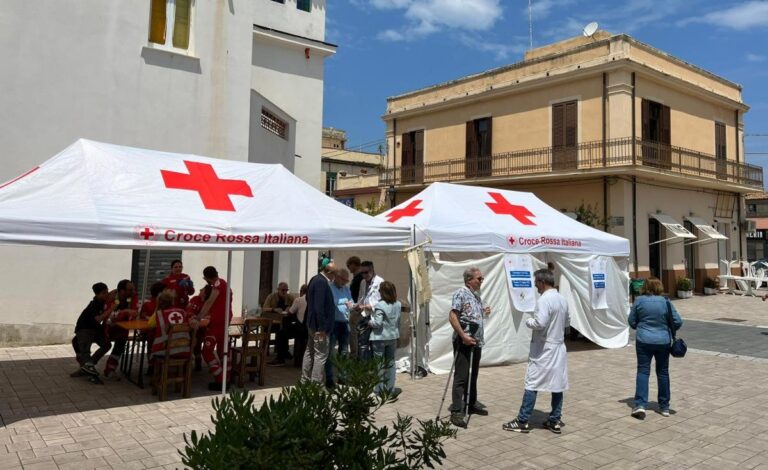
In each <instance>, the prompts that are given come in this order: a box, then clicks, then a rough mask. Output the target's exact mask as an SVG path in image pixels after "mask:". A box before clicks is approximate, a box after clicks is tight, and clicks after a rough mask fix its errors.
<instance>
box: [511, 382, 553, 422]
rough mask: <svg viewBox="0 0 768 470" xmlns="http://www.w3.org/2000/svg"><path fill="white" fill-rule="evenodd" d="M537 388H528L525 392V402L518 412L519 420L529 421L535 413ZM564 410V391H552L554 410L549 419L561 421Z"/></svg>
mask: <svg viewBox="0 0 768 470" xmlns="http://www.w3.org/2000/svg"><path fill="white" fill-rule="evenodd" d="M536 394H537V392H536V391H535V390H526V391H525V393H524V394H523V404H522V405H520V412H519V413H518V414H517V420H518V421H520V422H521V423H527V422H528V420H529V419H530V417H531V413H533V407H534V406H535V405H536ZM562 412H563V392H552V411H550V413H549V420H550V421H553V422H559V421H560V418H561V417H562Z"/></svg>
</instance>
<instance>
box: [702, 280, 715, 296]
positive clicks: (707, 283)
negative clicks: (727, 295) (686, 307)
mask: <svg viewBox="0 0 768 470" xmlns="http://www.w3.org/2000/svg"><path fill="white" fill-rule="evenodd" d="M717 288H718V285H717V280H716V279H715V278H713V277H708V278H706V279H704V295H715V294H717Z"/></svg>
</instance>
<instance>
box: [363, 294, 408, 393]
mask: <svg viewBox="0 0 768 470" xmlns="http://www.w3.org/2000/svg"><path fill="white" fill-rule="evenodd" d="M379 293H381V300H380V301H379V302H378V303H377V304H376V305H375V306H374V307H373V315H371V321H370V322H369V323H368V326H369V327H370V328H371V339H370V341H371V349H372V350H373V355H374V356H375V357H383V358H384V359H385V360H386V363H387V365H386V368H385V369H384V370H383V371H382V375H381V382H380V383H379V384H378V385H377V386H376V389H375V390H374V391H375V392H376V393H381V391H382V390H388V391H390V392H394V391H395V349H397V339H398V338H399V337H400V308H401V307H400V302H399V301H398V300H397V291H396V290H395V285H394V284H392V283H391V282H389V281H384V282H382V283H381V286H379Z"/></svg>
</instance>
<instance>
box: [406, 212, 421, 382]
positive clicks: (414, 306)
mask: <svg viewBox="0 0 768 470" xmlns="http://www.w3.org/2000/svg"><path fill="white" fill-rule="evenodd" d="M415 244H416V226H415V225H413V226H411V245H415ZM408 277H409V278H410V279H409V281H410V285H411V312H410V316H411V380H415V379H416V359H417V355H416V322H415V319H416V318H418V315H417V314H416V313H417V312H418V308H419V305H418V304H417V303H416V302H417V301H418V297H417V296H416V282H415V280H414V278H413V270H412V269H411V264H410V263H408Z"/></svg>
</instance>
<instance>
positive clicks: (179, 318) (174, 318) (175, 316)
mask: <svg viewBox="0 0 768 470" xmlns="http://www.w3.org/2000/svg"><path fill="white" fill-rule="evenodd" d="M168 321H169V322H171V323H173V324H174V325H178V324H179V323H181V322H183V321H184V315H182V314H180V313H179V312H173V313H171V314H170V315H168Z"/></svg>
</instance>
